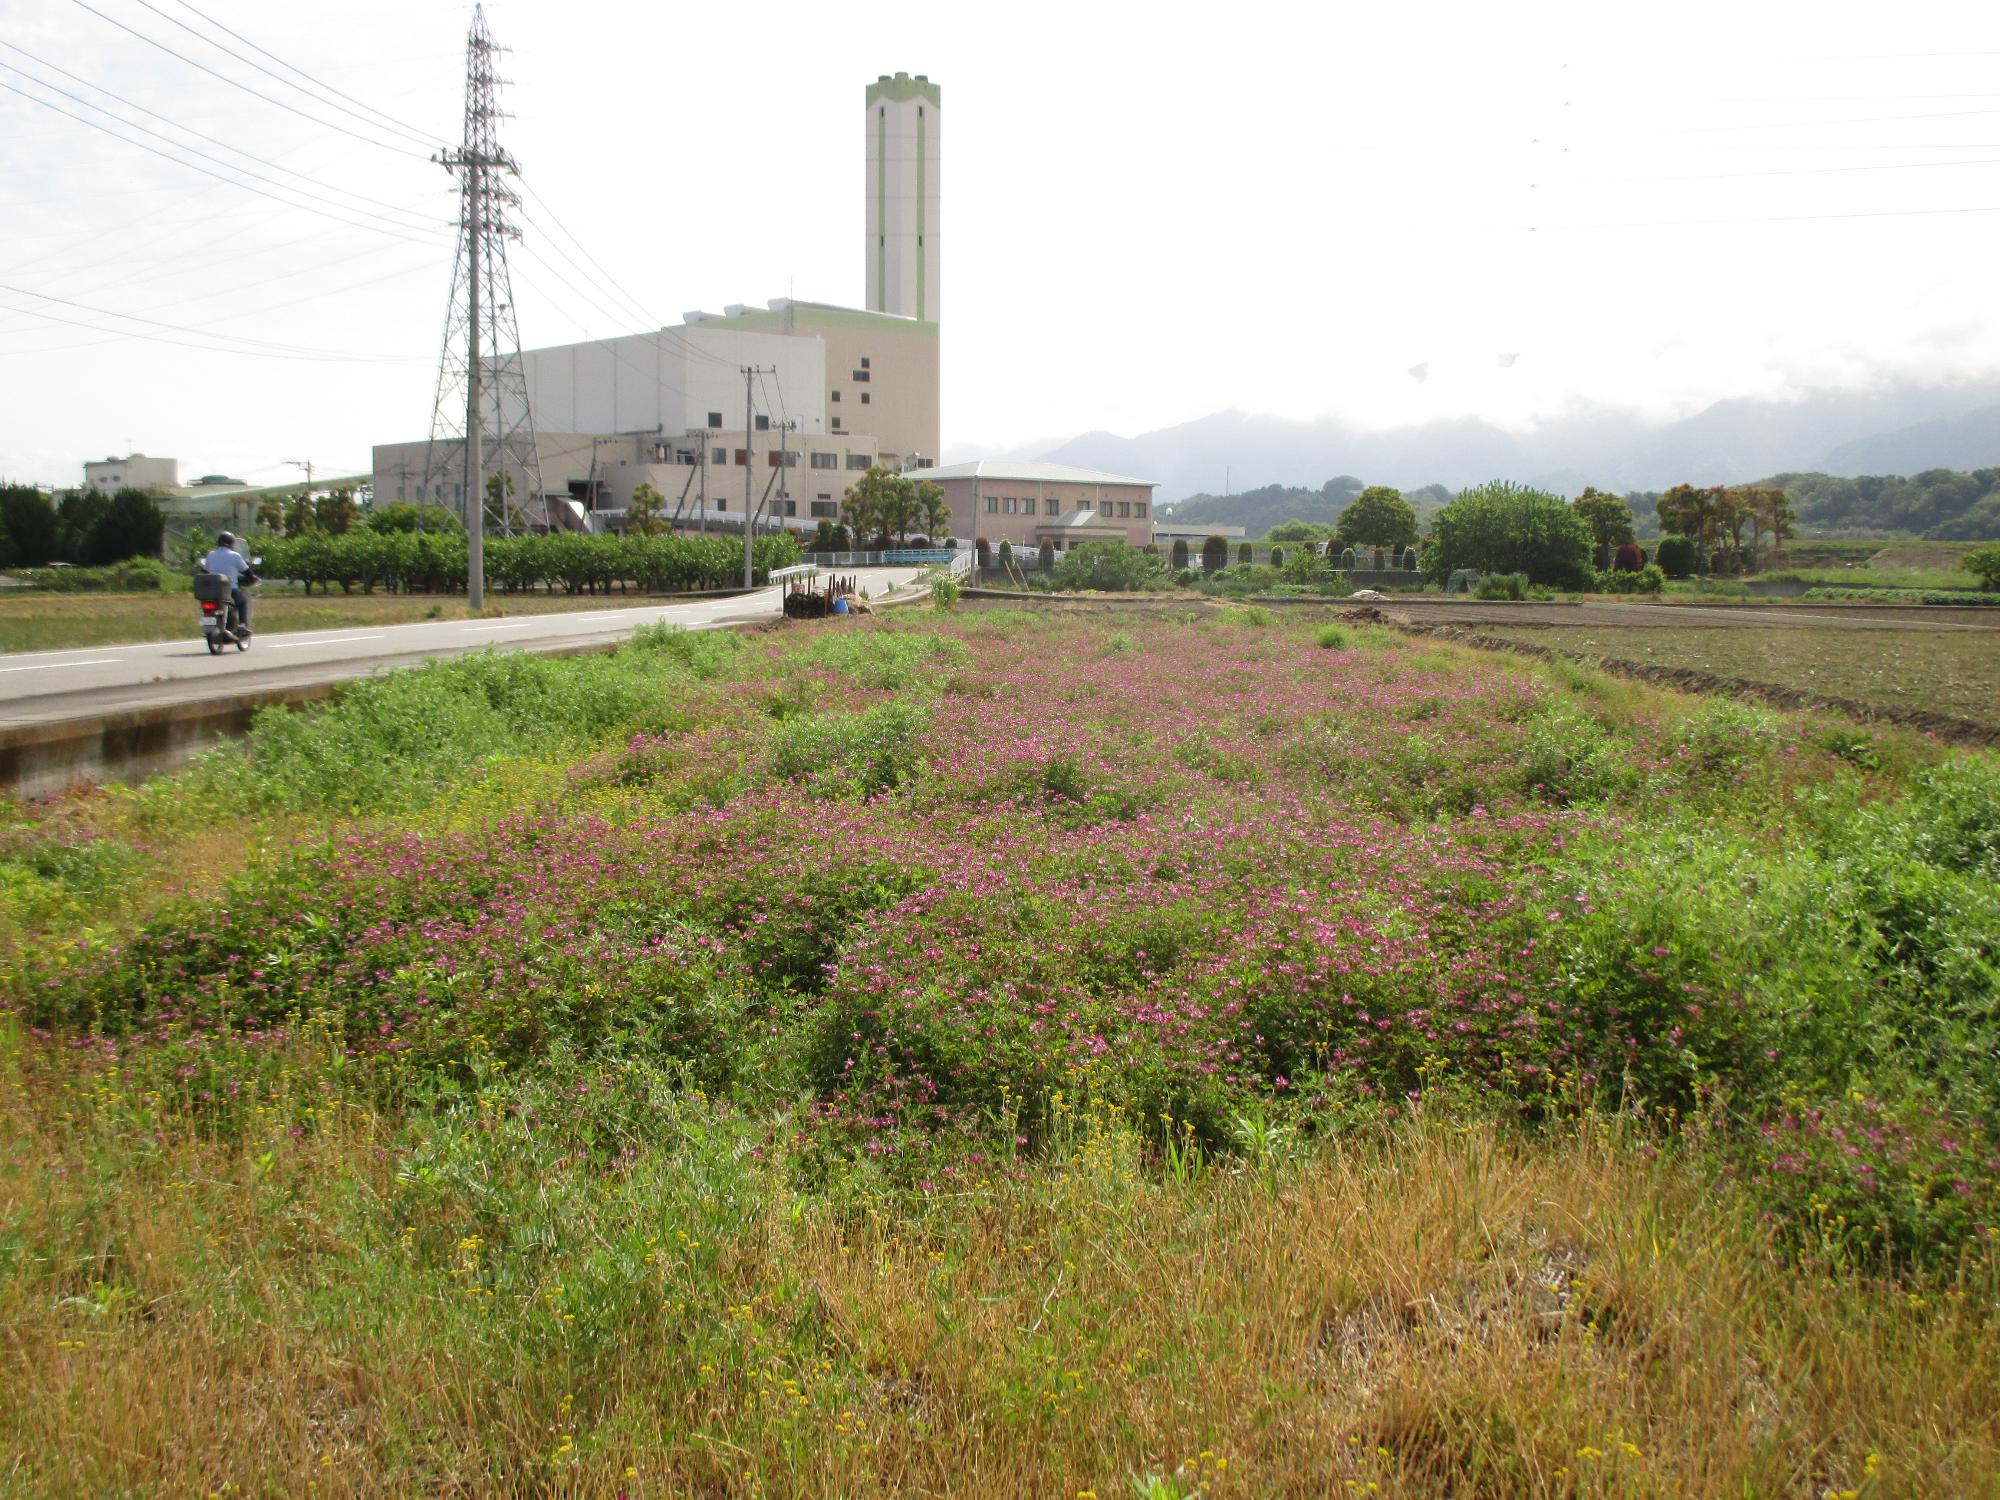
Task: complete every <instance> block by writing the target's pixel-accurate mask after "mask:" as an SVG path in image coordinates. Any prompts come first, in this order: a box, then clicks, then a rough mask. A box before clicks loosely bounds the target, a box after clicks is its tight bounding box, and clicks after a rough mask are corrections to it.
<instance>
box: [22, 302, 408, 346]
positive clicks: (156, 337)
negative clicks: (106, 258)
mask: <svg viewBox="0 0 2000 1500" xmlns="http://www.w3.org/2000/svg"><path fill="white" fill-rule="evenodd" d="M10 290H13V289H12V288H9V287H0V291H10ZM29 295H30V296H32V295H34V294H33V293H30V294H29ZM0 306H4V307H5V310H6V311H7V312H12V313H22V314H25V315H26V316H28V317H32V318H41V319H43V320H45V321H47V322H50V323H64V324H67V325H69V326H70V327H72V328H87V329H89V330H90V331H91V332H92V333H109V334H115V335H117V336H118V337H119V338H121V339H144V340H146V341H147V342H149V343H154V344H174V345H178V346H179V347H180V348H183V349H198V350H200V351H201V352H202V353H204V354H237V355H244V356H247V357H250V358H253V359H295V360H310V361H312V362H313V363H316V364H327V363H340V364H373V365H411V364H422V363H424V361H422V360H419V359H414V358H410V357H405V356H385V355H367V354H353V353H348V352H346V351H339V350H318V351H314V350H306V351H303V352H288V351H286V350H283V349H230V348H225V347H221V346H218V345H216V344H196V343H190V342H189V341H188V340H186V339H177V338H169V337H167V336H166V335H165V334H158V333H147V332H145V331H143V330H141V329H127V328H106V327H105V326H104V325H103V324H102V323H86V322H84V321H83V320H82V319H80V318H65V317H63V316H61V315H60V314H58V313H51V312H42V311H41V310H40V309H38V308H27V307H11V306H5V304H0ZM106 316H109V317H114V318H122V317H127V316H129V314H126V313H109V314H107V315H106ZM149 321H150V320H149ZM158 326H160V327H163V328H172V327H174V325H173V324H171V323H164V324H160V325H158ZM180 331H181V332H184V333H193V334H195V335H197V336H199V337H216V338H223V337H229V335H225V334H216V335H208V334H203V333H202V331H201V330H200V329H198V328H190V329H182V330H180Z"/></svg>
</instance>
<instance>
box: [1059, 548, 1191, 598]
mask: <svg viewBox="0 0 2000 1500" xmlns="http://www.w3.org/2000/svg"><path fill="white" fill-rule="evenodd" d="M1175 550H1176V551H1177V552H1178V553H1179V554H1180V556H1181V558H1182V566H1183V567H1185V566H1186V557H1187V548H1186V546H1185V545H1183V544H1181V543H1176V544H1175ZM1165 581H1166V579H1165V574H1164V572H1163V570H1162V569H1161V567H1160V560H1159V559H1158V558H1157V557H1153V556H1150V555H1149V554H1147V553H1146V552H1143V551H1141V550H1140V549H1139V548H1137V547H1134V546H1131V545H1129V544H1127V543H1125V542H1085V543H1083V544H1082V545H1081V546H1078V547H1072V548H1070V549H1069V551H1067V552H1065V553H1064V554H1063V556H1062V561H1061V562H1059V563H1057V564H1056V572H1055V585H1056V587H1057V588H1060V589H1104V590H1108V591H1114V592H1122V591H1130V590H1133V589H1151V588H1158V587H1159V586H1160V585H1161V584H1162V583H1164V582H1165Z"/></svg>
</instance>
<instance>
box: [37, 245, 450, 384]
mask: <svg viewBox="0 0 2000 1500" xmlns="http://www.w3.org/2000/svg"><path fill="white" fill-rule="evenodd" d="M313 269H315V270H317V269H319V268H318V267H314V268H313ZM432 269H434V268H433V267H432V266H431V265H430V264H429V263H428V262H426V263H425V264H423V265H420V266H405V267H403V268H402V269H401V270H400V271H390V272H387V273H386V274H384V275H381V276H371V277H369V278H368V279H367V280H365V281H351V282H348V283H347V284H346V285H344V286H337V287H328V288H324V289H322V290H320V291H316V292H308V293H306V294H305V296H303V297H294V298H292V299H291V300H290V301H289V302H274V303H272V304H271V305H269V306H267V307H253V308H248V309H246V310H244V311H241V312H233V313H224V314H223V315H222V316H221V317H219V318H211V319H209V321H208V322H206V323H202V324H197V325H196V326H194V327H192V328H190V329H189V330H188V331H189V332H190V333H197V334H200V335H203V336H211V335H209V330H210V329H212V328H214V327H215V325H216V324H218V323H228V322H233V321H234V320H235V319H237V318H254V317H261V316H263V315H264V314H266V313H273V312H279V311H282V310H283V309H285V308H288V307H297V306H298V305H299V304H300V303H303V302H317V301H319V300H320V299H322V298H325V297H337V296H341V295H343V294H345V293H347V292H355V291H360V290H361V289H362V288H364V287H371V286H375V285H378V284H379V283H381V282H384V281H395V280H397V279H399V278H401V277H404V276H414V275H415V274H416V273H417V272H419V271H429V270H432ZM273 279H276V278H273ZM193 300H195V299H194V298H192V297H184V298H182V299H181V301H183V302H191V301H193ZM163 305H164V306H168V307H172V306H175V305H176V304H174V303H171V302H170V303H166V304H163ZM23 311H26V315H27V316H28V317H31V318H34V317H41V316H43V314H40V313H37V312H34V311H32V310H23ZM117 316H121V317H122V316H124V314H118V315H117ZM106 331H107V332H113V331H112V330H106ZM128 336H129V335H123V334H117V333H115V332H114V333H113V337H112V338H108V339H89V340H86V341H85V342H83V343H80V344H54V345H44V346H41V347H39V348H33V349H9V350H8V351H6V352H7V353H10V354H60V353H64V352H66V351H69V350H73V349H95V348H98V347H99V346H101V345H103V344H108V343H115V342H117V340H118V338H120V337H128ZM222 336H223V337H227V335H222ZM213 352H215V353H218V354H225V353H237V352H248V351H236V350H224V349H218V350H215V351H213ZM384 362H385V363H394V364H410V363H415V361H414V360H411V359H405V358H401V357H397V358H393V359H391V360H387V361H384Z"/></svg>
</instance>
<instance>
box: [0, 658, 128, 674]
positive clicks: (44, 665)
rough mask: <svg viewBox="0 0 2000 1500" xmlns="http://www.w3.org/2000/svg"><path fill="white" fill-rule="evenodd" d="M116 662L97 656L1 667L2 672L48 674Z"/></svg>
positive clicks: (112, 659) (113, 659) (114, 659)
mask: <svg viewBox="0 0 2000 1500" xmlns="http://www.w3.org/2000/svg"><path fill="white" fill-rule="evenodd" d="M116 660H118V658H117V657H115V656H95V657H92V658H91V659H90V660H89V661H38V662H36V663H35V664H34V665H33V666H32V667H0V672H46V671H48V670H49V668H51V667H102V666H107V665H109V664H110V663H112V662H115V661H116Z"/></svg>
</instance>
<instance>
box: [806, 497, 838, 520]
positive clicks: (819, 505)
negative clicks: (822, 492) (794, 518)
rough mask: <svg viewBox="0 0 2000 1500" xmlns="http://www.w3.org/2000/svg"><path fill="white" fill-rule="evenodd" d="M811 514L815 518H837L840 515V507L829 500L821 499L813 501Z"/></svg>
mask: <svg viewBox="0 0 2000 1500" xmlns="http://www.w3.org/2000/svg"><path fill="white" fill-rule="evenodd" d="M812 513H813V514H814V515H816V516H837V515H839V514H840V507H839V506H838V505H835V504H834V503H833V502H832V501H831V500H827V499H824V498H822V499H819V500H815V501H813V503H812Z"/></svg>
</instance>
